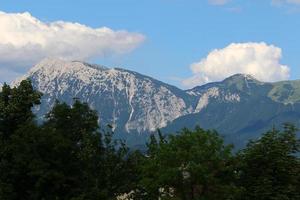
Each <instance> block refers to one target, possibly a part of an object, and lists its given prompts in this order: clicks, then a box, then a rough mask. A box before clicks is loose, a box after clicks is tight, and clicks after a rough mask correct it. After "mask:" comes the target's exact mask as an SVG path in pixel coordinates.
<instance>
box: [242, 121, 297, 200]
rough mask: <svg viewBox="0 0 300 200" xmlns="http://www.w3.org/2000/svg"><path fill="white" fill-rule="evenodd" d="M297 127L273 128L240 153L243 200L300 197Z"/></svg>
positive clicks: (294, 198)
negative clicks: (280, 129) (281, 129)
mask: <svg viewBox="0 0 300 200" xmlns="http://www.w3.org/2000/svg"><path fill="white" fill-rule="evenodd" d="M296 131H297V129H296V128H295V127H294V126H293V125H289V124H285V126H284V129H283V131H279V130H276V129H272V130H270V131H268V132H267V133H265V134H264V135H263V136H262V137H261V138H260V139H258V140H256V141H251V142H249V144H248V146H247V148H245V149H244V150H242V151H241V152H240V153H239V156H238V159H239V162H240V167H239V174H240V185H241V186H242V187H244V193H243V195H242V196H243V197H242V199H245V200H247V199H249V200H250V199H257V200H296V199H300V160H299V157H297V156H296V154H297V153H299V150H300V142H299V140H298V139H297V137H296Z"/></svg>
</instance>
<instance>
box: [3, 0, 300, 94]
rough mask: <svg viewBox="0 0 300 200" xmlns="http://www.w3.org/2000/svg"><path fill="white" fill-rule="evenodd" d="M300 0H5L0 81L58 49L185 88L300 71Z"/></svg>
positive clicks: (296, 75) (59, 53) (60, 54)
mask: <svg viewBox="0 0 300 200" xmlns="http://www.w3.org/2000/svg"><path fill="white" fill-rule="evenodd" d="M299 19H300V0H151V1H149V0H63V1H62V0H43V1H40V0H26V1H25V0H0V83H1V82H11V81H12V80H14V79H15V78H17V77H18V76H21V75H22V74H24V73H26V72H27V71H28V70H29V69H30V67H32V66H33V65H34V64H36V63H38V62H39V61H40V60H42V59H44V58H47V57H53V58H60V59H66V60H83V61H88V62H92V63H97V64H101V65H105V66H108V67H122V68H126V69H129V70H133V71H137V72H139V73H142V74H146V75H148V76H152V77H154V78H156V79H159V80H161V81H164V82H167V83H169V84H172V85H175V86H177V87H180V88H184V89H186V88H191V87H194V86H197V85H202V84H205V83H208V82H212V81H220V80H222V79H224V78H226V77H228V76H230V75H233V74H236V73H247V74H251V75H253V76H254V77H256V78H257V79H259V80H261V81H280V80H286V79H300V58H299V55H300V20H299Z"/></svg>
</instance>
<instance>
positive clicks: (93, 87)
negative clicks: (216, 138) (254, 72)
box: [15, 59, 300, 147]
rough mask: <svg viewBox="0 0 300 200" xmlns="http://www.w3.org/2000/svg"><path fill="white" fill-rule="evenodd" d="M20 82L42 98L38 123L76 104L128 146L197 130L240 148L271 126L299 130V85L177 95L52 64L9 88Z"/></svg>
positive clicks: (98, 70) (228, 82)
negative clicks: (59, 105) (59, 106)
mask: <svg viewBox="0 0 300 200" xmlns="http://www.w3.org/2000/svg"><path fill="white" fill-rule="evenodd" d="M25 78H29V79H31V81H32V83H33V86H34V87H35V88H36V89H37V90H39V91H41V92H42V93H43V94H44V95H43V97H42V104H41V105H40V106H38V107H36V108H35V113H36V114H37V116H38V117H39V118H40V119H42V118H43V116H44V115H45V114H46V113H47V112H48V111H49V110H50V109H51V107H52V106H53V105H54V104H55V101H56V100H59V101H62V102H66V103H67V104H72V102H73V101H74V98H77V99H80V100H81V101H82V102H86V103H88V104H89V105H90V106H91V107H92V108H93V109H95V110H96V111H97V112H98V114H99V116H100V125H101V126H102V127H103V126H105V125H106V124H111V125H112V126H113V127H114V131H115V132H116V133H117V136H118V137H121V138H125V139H128V140H131V141H130V143H131V144H139V143H141V144H144V142H145V138H147V137H148V136H149V133H151V132H154V131H156V129H158V128H160V129H162V131H163V132H164V133H170V132H171V133H174V132H176V131H178V130H179V129H181V128H183V127H188V128H194V127H195V126H196V125H200V126H202V127H203V128H209V129H211V128H213V129H216V130H218V131H220V132H221V134H223V135H224V136H226V137H225V139H226V141H228V142H230V143H234V144H236V145H237V146H238V147H242V146H243V145H244V143H243V142H244V141H247V140H248V139H253V138H256V137H259V135H260V134H261V133H262V132H263V131H265V130H267V129H268V128H270V127H272V126H273V125H274V124H280V123H283V122H294V123H296V124H300V123H299V120H298V119H299V118H300V81H284V82H277V83H264V82H260V81H258V80H256V79H255V78H254V77H252V76H251V75H245V74H236V75H233V76H231V77H228V78H226V79H225V80H224V81H221V82H215V83H209V84H206V85H202V86H198V87H195V88H193V89H190V90H181V89H179V88H177V87H174V86H171V85H168V84H166V83H163V82H161V81H158V80H156V79H153V78H151V77H148V76H145V75H142V74H139V73H137V72H133V71H129V70H125V69H121V68H107V67H104V66H100V65H92V64H88V63H85V62H80V61H72V62H68V61H64V60H58V59H45V60H43V61H41V62H40V63H39V64H37V65H36V66H34V67H33V68H32V69H31V70H30V71H29V72H28V73H27V74H26V75H25V76H23V77H22V78H21V79H19V80H18V81H16V82H15V84H17V83H18V82H19V81H20V80H22V79H25ZM136 136H138V139H137V137H136ZM130 138H131V139H130Z"/></svg>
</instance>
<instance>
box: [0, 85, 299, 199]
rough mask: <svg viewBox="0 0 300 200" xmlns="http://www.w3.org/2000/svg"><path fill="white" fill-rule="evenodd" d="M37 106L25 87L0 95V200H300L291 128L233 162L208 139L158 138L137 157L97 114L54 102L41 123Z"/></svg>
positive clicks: (273, 132) (209, 135) (192, 133)
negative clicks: (100, 123) (104, 125)
mask: <svg viewBox="0 0 300 200" xmlns="http://www.w3.org/2000/svg"><path fill="white" fill-rule="evenodd" d="M41 96H42V94H41V93H40V92H39V91H36V90H35V89H34V88H33V87H32V84H31V82H30V81H29V80H24V81H22V82H21V83H20V85H19V86H17V87H10V86H9V85H7V84H4V85H3V87H2V90H1V92H0V199H1V200H125V199H132V200H158V199H161V200H299V199H300V159H299V151H300V140H299V139H298V138H297V132H298V129H297V127H295V126H294V125H292V124H288V123H286V124H283V125H282V129H275V128H272V129H270V130H269V131H267V132H265V133H262V136H261V137H260V138H259V139H257V140H253V141H249V142H248V145H247V146H246V147H245V148H244V149H241V150H240V151H238V152H235V151H233V148H234V147H233V145H230V144H229V145H228V144H225V143H224V140H223V138H222V137H221V136H220V134H219V133H218V132H216V131H214V130H204V129H202V128H200V127H195V128H194V129H182V130H180V131H179V132H180V134H170V133H168V136H165V134H164V133H161V132H160V131H159V130H158V131H157V134H155V135H151V137H150V139H149V141H148V142H147V144H146V146H147V150H146V152H140V151H138V150H133V149H130V148H129V147H128V146H127V145H126V141H123V140H118V139H115V138H114V133H113V131H112V128H111V127H110V126H109V125H108V126H106V127H99V125H98V124H99V123H98V122H99V118H98V116H97V113H96V112H95V111H93V110H92V109H90V107H89V105H87V104H86V103H82V102H80V101H79V100H76V99H74V103H73V105H71V106H69V105H67V104H65V103H63V102H57V103H56V105H55V106H54V107H53V109H52V110H51V111H50V112H49V113H48V114H47V115H46V116H45V120H44V121H43V122H39V121H38V120H37V119H36V116H35V115H34V113H33V112H32V108H33V107H34V106H38V105H39V104H40V98H41ZM99 103H101V102H99ZM245 115H247V113H245ZM228 126H230V124H228Z"/></svg>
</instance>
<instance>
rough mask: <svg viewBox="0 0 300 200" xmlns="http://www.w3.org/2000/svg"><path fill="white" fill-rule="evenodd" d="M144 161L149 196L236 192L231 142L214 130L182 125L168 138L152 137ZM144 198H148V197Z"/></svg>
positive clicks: (228, 195)
mask: <svg viewBox="0 0 300 200" xmlns="http://www.w3.org/2000/svg"><path fill="white" fill-rule="evenodd" d="M148 149H149V151H148V155H147V156H145V158H144V160H143V162H142V164H141V176H142V179H141V186H142V187H143V188H144V191H143V192H144V194H145V197H146V198H147V199H157V197H158V196H160V197H161V198H162V199H180V200H193V199H205V200H206V199H209V200H214V199H215V200H219V199H233V198H234V196H235V194H236V193H237V191H238V190H237V188H236V187H235V186H234V177H235V174H234V171H233V166H232V165H231V162H232V154H231V150H232V147H231V146H226V145H224V143H223V140H222V138H221V137H220V136H219V135H218V134H217V132H215V131H205V130H203V129H201V128H199V127H197V128H196V129H195V130H194V131H190V130H188V129H183V130H182V131H181V132H180V134H179V135H177V136H170V138H168V139H167V140H166V139H165V138H163V137H162V136H161V134H159V139H158V140H156V139H155V137H153V136H152V137H151V140H150V143H149V144H148ZM146 198H145V199H146Z"/></svg>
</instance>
